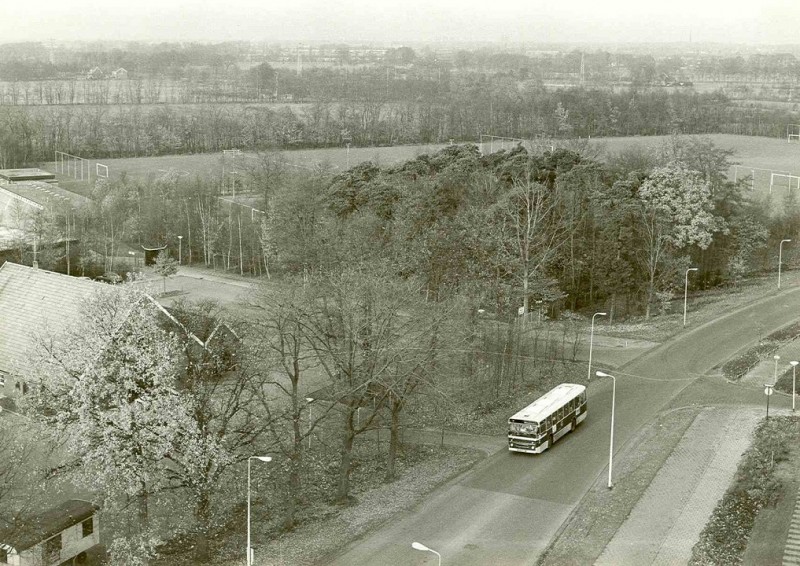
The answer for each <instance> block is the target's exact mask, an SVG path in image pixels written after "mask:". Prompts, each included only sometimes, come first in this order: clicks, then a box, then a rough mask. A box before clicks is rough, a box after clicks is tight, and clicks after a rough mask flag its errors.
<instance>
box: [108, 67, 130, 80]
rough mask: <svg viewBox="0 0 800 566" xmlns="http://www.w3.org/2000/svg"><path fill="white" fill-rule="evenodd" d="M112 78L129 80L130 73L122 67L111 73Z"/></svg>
mask: <svg viewBox="0 0 800 566" xmlns="http://www.w3.org/2000/svg"><path fill="white" fill-rule="evenodd" d="M111 78H112V79H127V78H128V71H126V70H125V69H123V68H122V67H120V68H119V69H117V70H116V71H111Z"/></svg>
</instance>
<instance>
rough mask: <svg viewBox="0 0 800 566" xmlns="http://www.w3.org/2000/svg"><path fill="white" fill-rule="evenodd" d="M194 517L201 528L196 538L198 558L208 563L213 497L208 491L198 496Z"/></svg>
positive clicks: (199, 560)
mask: <svg viewBox="0 0 800 566" xmlns="http://www.w3.org/2000/svg"><path fill="white" fill-rule="evenodd" d="M194 515H195V518H196V519H197V522H198V525H199V527H200V529H199V532H198V533H197V536H196V537H195V548H196V549H197V550H196V558H197V560H198V562H201V563H205V562H207V561H208V556H209V549H208V537H209V535H210V533H211V497H210V494H209V493H208V491H207V490H203V491H202V492H201V493H200V494H198V496H197V504H196V505H195V510H194Z"/></svg>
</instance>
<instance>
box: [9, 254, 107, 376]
mask: <svg viewBox="0 0 800 566" xmlns="http://www.w3.org/2000/svg"><path fill="white" fill-rule="evenodd" d="M99 287H103V284H102V283H97V282H95V281H91V280H88V279H79V278H77V277H70V276H69V275H62V274H60V273H53V272H52V271H46V270H44V269H34V268H33V267H27V266H24V265H17V264H16V263H11V262H6V263H4V264H3V265H2V266H0V313H1V314H0V371H2V372H5V373H12V372H13V369H14V364H15V362H17V363H19V362H20V361H22V360H24V356H25V355H26V352H27V351H28V348H29V346H30V345H31V344H32V343H33V333H34V332H35V331H42V330H44V329H45V328H47V329H50V330H54V331H57V332H58V331H61V330H64V329H66V328H67V326H68V325H69V324H70V323H73V322H74V321H75V320H77V319H78V318H79V316H80V312H81V305H82V301H83V300H84V299H85V298H87V297H89V296H90V295H91V294H92V293H94V292H95V290H96V289H98V288H99Z"/></svg>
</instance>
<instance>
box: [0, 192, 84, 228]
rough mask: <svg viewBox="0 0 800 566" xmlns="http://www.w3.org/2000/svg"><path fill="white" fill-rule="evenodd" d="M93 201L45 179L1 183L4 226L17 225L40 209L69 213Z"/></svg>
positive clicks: (0, 221) (0, 210)
mask: <svg viewBox="0 0 800 566" xmlns="http://www.w3.org/2000/svg"><path fill="white" fill-rule="evenodd" d="M90 203H91V200H90V199H88V198H86V197H85V196H83V195H79V194H78V193H73V192H72V191H68V190H66V189H62V188H61V187H59V186H58V185H56V184H53V183H46V182H44V181H17V182H13V183H8V184H4V185H0V225H4V226H10V227H14V228H23V227H22V226H19V224H20V223H24V221H26V220H27V219H28V217H30V215H31V214H35V213H36V212H38V211H42V210H47V211H48V212H51V213H56V214H62V215H63V214H65V213H66V212H67V211H71V210H78V209H81V208H84V207H87V206H89V204H90Z"/></svg>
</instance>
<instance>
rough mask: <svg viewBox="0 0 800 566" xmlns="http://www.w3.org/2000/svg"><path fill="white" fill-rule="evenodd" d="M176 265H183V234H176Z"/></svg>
mask: <svg viewBox="0 0 800 566" xmlns="http://www.w3.org/2000/svg"><path fill="white" fill-rule="evenodd" d="M178 265H183V236H178Z"/></svg>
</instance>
